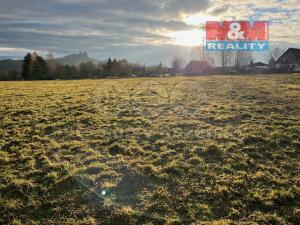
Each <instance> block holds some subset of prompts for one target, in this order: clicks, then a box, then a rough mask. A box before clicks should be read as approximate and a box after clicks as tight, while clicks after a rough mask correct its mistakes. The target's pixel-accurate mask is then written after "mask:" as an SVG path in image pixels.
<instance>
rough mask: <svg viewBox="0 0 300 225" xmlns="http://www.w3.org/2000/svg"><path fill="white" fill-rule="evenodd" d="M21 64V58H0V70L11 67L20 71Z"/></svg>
mask: <svg viewBox="0 0 300 225" xmlns="http://www.w3.org/2000/svg"><path fill="white" fill-rule="evenodd" d="M22 64H23V61H22V60H13V59H3V60H0V71H7V70H11V69H15V70H18V71H21V69H22Z"/></svg>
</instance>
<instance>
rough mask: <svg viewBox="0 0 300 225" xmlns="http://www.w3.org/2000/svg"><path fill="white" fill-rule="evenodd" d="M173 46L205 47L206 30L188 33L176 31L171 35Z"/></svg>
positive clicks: (188, 31)
mask: <svg viewBox="0 0 300 225" xmlns="http://www.w3.org/2000/svg"><path fill="white" fill-rule="evenodd" d="M169 37H170V38H171V39H172V44H174V45H180V46H188V47H193V46H199V45H203V41H204V30H201V29H193V30H187V31H176V32H172V33H170V34H169Z"/></svg>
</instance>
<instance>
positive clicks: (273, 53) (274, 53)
mask: <svg viewBox="0 0 300 225" xmlns="http://www.w3.org/2000/svg"><path fill="white" fill-rule="evenodd" d="M284 52H285V49H283V48H278V47H276V48H274V49H272V50H270V52H269V56H270V59H272V58H273V59H274V60H275V61H277V60H278V59H279V57H280V56H281V55H282V54H283V53H284Z"/></svg>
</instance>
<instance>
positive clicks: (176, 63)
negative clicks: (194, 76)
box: [171, 56, 185, 74]
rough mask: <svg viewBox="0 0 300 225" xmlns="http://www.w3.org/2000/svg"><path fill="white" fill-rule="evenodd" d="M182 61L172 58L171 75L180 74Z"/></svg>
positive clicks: (182, 65) (176, 57)
mask: <svg viewBox="0 0 300 225" xmlns="http://www.w3.org/2000/svg"><path fill="white" fill-rule="evenodd" d="M184 64H185V63H184V60H183V59H182V58H180V57H178V56H175V57H173V60H172V62H171V67H172V73H173V74H176V73H181V72H182V70H183V68H184Z"/></svg>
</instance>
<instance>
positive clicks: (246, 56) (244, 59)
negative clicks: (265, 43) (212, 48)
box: [234, 51, 253, 68]
mask: <svg viewBox="0 0 300 225" xmlns="http://www.w3.org/2000/svg"><path fill="white" fill-rule="evenodd" d="M251 61H253V58H252V54H251V52H249V51H236V52H235V60H234V67H235V68H242V67H245V66H249V65H250V64H251Z"/></svg>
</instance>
